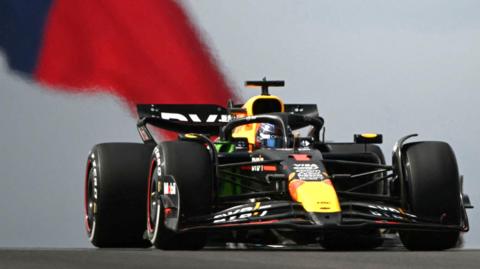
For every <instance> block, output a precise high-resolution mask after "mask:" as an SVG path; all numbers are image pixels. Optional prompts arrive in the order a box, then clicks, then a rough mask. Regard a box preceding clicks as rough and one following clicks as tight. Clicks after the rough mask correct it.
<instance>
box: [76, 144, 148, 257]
mask: <svg viewBox="0 0 480 269" xmlns="http://www.w3.org/2000/svg"><path fill="white" fill-rule="evenodd" d="M152 150H153V146H149V145H144V144H136V143H105V144H99V145H96V146H94V147H93V149H92V150H91V152H90V154H89V156H88V160H87V173H86V177H85V178H86V179H85V226H86V229H87V235H88V238H89V240H90V241H91V243H92V244H93V245H94V246H96V247H100V248H103V247H149V246H150V242H149V241H148V240H145V239H144V238H143V233H144V231H145V219H146V210H145V203H146V200H147V196H146V192H147V182H146V180H145V178H147V175H148V164H149V160H150V155H151V152H152Z"/></svg>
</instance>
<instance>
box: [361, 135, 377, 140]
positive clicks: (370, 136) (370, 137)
mask: <svg viewBox="0 0 480 269" xmlns="http://www.w3.org/2000/svg"><path fill="white" fill-rule="evenodd" d="M361 136H362V137H363V138H369V139H372V138H376V137H377V136H378V134H361Z"/></svg>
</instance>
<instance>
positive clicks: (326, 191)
mask: <svg viewBox="0 0 480 269" xmlns="http://www.w3.org/2000/svg"><path fill="white" fill-rule="evenodd" d="M246 85H247V86H254V87H261V89H262V93H261V95H258V96H255V97H252V98H251V99H249V100H248V101H247V102H246V103H245V104H241V105H237V104H233V103H232V102H231V101H230V102H229V103H228V105H227V107H226V108H224V107H220V106H217V105H164V104H163V105H160V104H142V105H138V114H139V121H138V126H137V127H138V131H139V134H140V137H141V138H142V140H143V143H104V144H98V145H96V146H94V147H93V149H92V150H91V152H90V154H89V156H88V161H87V170H86V180H85V223H86V228H87V234H88V237H89V239H90V241H91V242H92V244H93V245H95V246H97V247H149V246H151V245H153V246H155V247H156V248H160V249H201V248H203V247H204V246H205V245H206V244H207V243H209V244H218V243H225V242H237V243H238V242H243V243H253V244H257V245H258V244H265V245H266V244H285V243H286V242H288V243H289V244H302V245H303V244H306V245H310V244H320V245H321V246H322V247H324V248H326V249H332V250H340V249H344V250H346V249H373V248H376V247H379V246H381V245H382V243H383V240H384V238H385V237H386V236H387V235H390V236H391V235H394V236H397V237H399V238H400V240H401V242H402V243H403V245H404V246H405V247H406V248H407V249H410V250H443V249H449V248H452V247H455V246H456V245H457V242H458V240H459V236H460V234H461V233H462V232H467V231H468V230H469V225H468V217H467V214H466V208H471V207H472V206H471V205H470V202H469V199H468V197H467V196H466V195H464V194H463V190H462V185H463V178H462V177H461V176H460V175H459V172H458V167H457V161H456V159H455V155H454V152H453V150H452V148H451V147H450V146H449V145H448V144H447V143H445V142H436V141H435V142H434V141H427V142H410V143H406V140H407V139H410V138H412V137H414V136H416V135H408V136H405V137H403V138H401V139H400V140H398V142H397V143H396V145H395V147H394V150H393V158H392V164H391V165H389V164H386V162H385V158H384V155H383V153H382V150H381V149H380V147H379V146H378V145H376V144H380V143H382V135H380V134H358V135H354V142H351V143H334V142H327V140H325V129H324V120H323V118H322V117H320V116H319V114H318V111H317V106H316V105H312V104H284V103H283V101H282V100H281V99H280V98H278V97H276V96H273V95H270V94H269V87H274V86H283V85H284V82H283V81H267V80H265V79H263V80H261V81H247V82H246ZM148 125H152V126H155V127H159V128H162V129H165V130H169V131H174V132H177V133H178V139H177V140H176V141H165V142H160V143H158V142H156V140H155V138H154V136H153V135H152V134H151V132H150V131H149V129H148V128H147V126H148Z"/></svg>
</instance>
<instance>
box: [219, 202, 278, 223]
mask: <svg viewBox="0 0 480 269" xmlns="http://www.w3.org/2000/svg"><path fill="white" fill-rule="evenodd" d="M270 207H271V205H261V204H260V203H256V204H255V205H254V206H241V207H235V208H231V209H229V210H227V211H225V212H223V213H220V214H218V215H215V216H214V217H213V223H223V222H232V221H239V220H244V219H247V218H250V217H263V216H266V215H267V214H268V210H267V209H269V208H270Z"/></svg>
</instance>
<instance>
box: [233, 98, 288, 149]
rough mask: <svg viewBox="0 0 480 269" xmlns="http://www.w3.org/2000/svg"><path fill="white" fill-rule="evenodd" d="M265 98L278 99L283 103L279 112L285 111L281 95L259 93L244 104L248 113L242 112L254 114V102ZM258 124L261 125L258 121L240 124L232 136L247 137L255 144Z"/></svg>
mask: <svg viewBox="0 0 480 269" xmlns="http://www.w3.org/2000/svg"><path fill="white" fill-rule="evenodd" d="M265 99H270V100H277V101H278V102H279V103H280V104H281V111H279V112H284V111H285V105H284V103H283V101H282V99H280V98H279V97H277V96H274V95H257V96H254V97H252V98H250V99H248V101H247V102H246V103H245V104H244V105H243V106H242V108H244V109H245V111H246V114H245V113H242V114H243V115H244V116H245V117H247V116H253V104H254V103H255V102H256V101H258V100H265ZM258 125H259V124H258V123H252V124H245V125H242V126H238V127H237V128H235V129H234V130H233V133H232V137H235V138H239V137H245V138H247V140H248V143H249V144H251V145H254V144H255V136H256V134H257V129H258Z"/></svg>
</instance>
